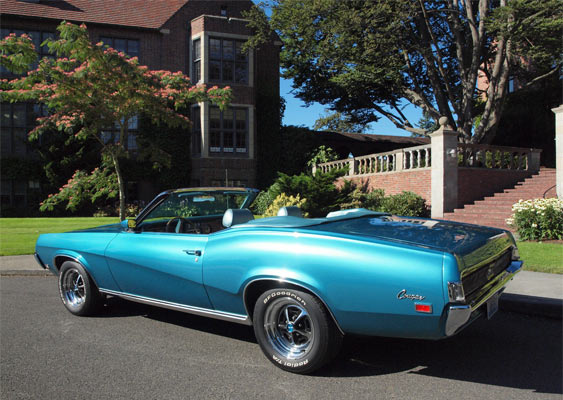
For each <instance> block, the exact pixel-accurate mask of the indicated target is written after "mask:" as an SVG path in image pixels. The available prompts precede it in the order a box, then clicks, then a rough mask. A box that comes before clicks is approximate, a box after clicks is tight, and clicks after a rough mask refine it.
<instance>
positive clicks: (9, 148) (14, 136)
mask: <svg viewBox="0 0 563 400" xmlns="http://www.w3.org/2000/svg"><path fill="white" fill-rule="evenodd" d="M1 110H2V112H1V119H0V138H1V139H0V148H1V154H2V155H3V156H7V155H11V156H14V155H15V156H25V155H26V154H27V153H28V137H27V134H28V132H29V131H31V130H32V129H33V128H34V127H35V124H36V120H37V118H38V117H43V116H46V115H47V109H46V107H45V106H44V105H42V104H32V103H2V105H1Z"/></svg>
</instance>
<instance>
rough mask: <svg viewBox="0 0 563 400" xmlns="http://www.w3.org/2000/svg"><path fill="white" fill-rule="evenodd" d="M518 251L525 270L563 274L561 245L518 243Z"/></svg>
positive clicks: (562, 249)
mask: <svg viewBox="0 0 563 400" xmlns="http://www.w3.org/2000/svg"><path fill="white" fill-rule="evenodd" d="M518 251H519V252H520V258H521V259H522V260H524V269H525V270H527V271H537V272H549V273H552V274H563V244H561V243H541V242H518Z"/></svg>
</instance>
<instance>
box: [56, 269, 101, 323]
mask: <svg viewBox="0 0 563 400" xmlns="http://www.w3.org/2000/svg"><path fill="white" fill-rule="evenodd" d="M59 293H60V296H61V300H62V301H63V304H64V305H65V307H66V309H67V310H68V311H70V312H71V313H73V314H75V315H92V314H95V313H96V312H97V311H98V309H99V307H100V306H101V305H103V298H102V296H101V295H100V292H99V291H98V288H97V286H96V284H95V283H94V281H92V278H90V275H88V272H86V270H85V269H84V267H83V266H82V265H81V264H80V263H78V262H75V261H65V262H64V263H63V265H62V266H61V270H60V272H59Z"/></svg>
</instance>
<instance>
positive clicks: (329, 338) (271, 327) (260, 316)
mask: <svg viewBox="0 0 563 400" xmlns="http://www.w3.org/2000/svg"><path fill="white" fill-rule="evenodd" d="M252 315H253V318H252V323H253V325H254V334H255V335H256V340H257V341H258V343H259V344H260V347H261V348H262V351H263V352H264V354H265V355H266V357H267V358H268V360H270V362H272V363H273V364H274V365H276V366H277V367H279V368H282V369H284V370H286V371H291V372H295V373H299V374H308V373H311V372H313V371H315V370H317V369H319V368H321V367H322V366H323V365H325V364H326V363H327V362H329V361H330V360H331V359H332V357H333V356H334V355H336V353H337V352H338V349H339V348H340V343H341V341H342V335H341V334H340V333H339V332H338V330H337V329H336V325H335V324H334V322H333V321H332V319H331V317H330V315H329V313H328V311H327V309H326V308H325V306H324V305H323V303H322V302H321V301H320V300H319V299H318V298H316V297H315V296H313V295H311V294H309V293H305V292H302V291H299V290H295V289H293V288H275V289H270V290H267V291H265V292H264V293H262V294H261V295H260V296H258V298H257V299H256V302H255V306H254V311H253V313H252Z"/></svg>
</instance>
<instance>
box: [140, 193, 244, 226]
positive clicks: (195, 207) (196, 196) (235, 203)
mask: <svg viewBox="0 0 563 400" xmlns="http://www.w3.org/2000/svg"><path fill="white" fill-rule="evenodd" d="M249 200H250V199H249V193H248V192H246V191H224V190H221V191H186V192H174V193H171V194H170V195H169V196H168V197H167V198H166V199H165V200H164V201H162V202H161V203H160V204H159V205H158V206H156V207H155V208H154V209H153V210H151V211H150V212H149V213H148V214H147V215H146V217H145V218H144V219H143V221H150V220H155V219H162V218H174V217H181V218H190V217H203V216H212V215H223V213H224V212H225V210H227V209H229V208H243V207H248V205H249V204H247V203H249Z"/></svg>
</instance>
